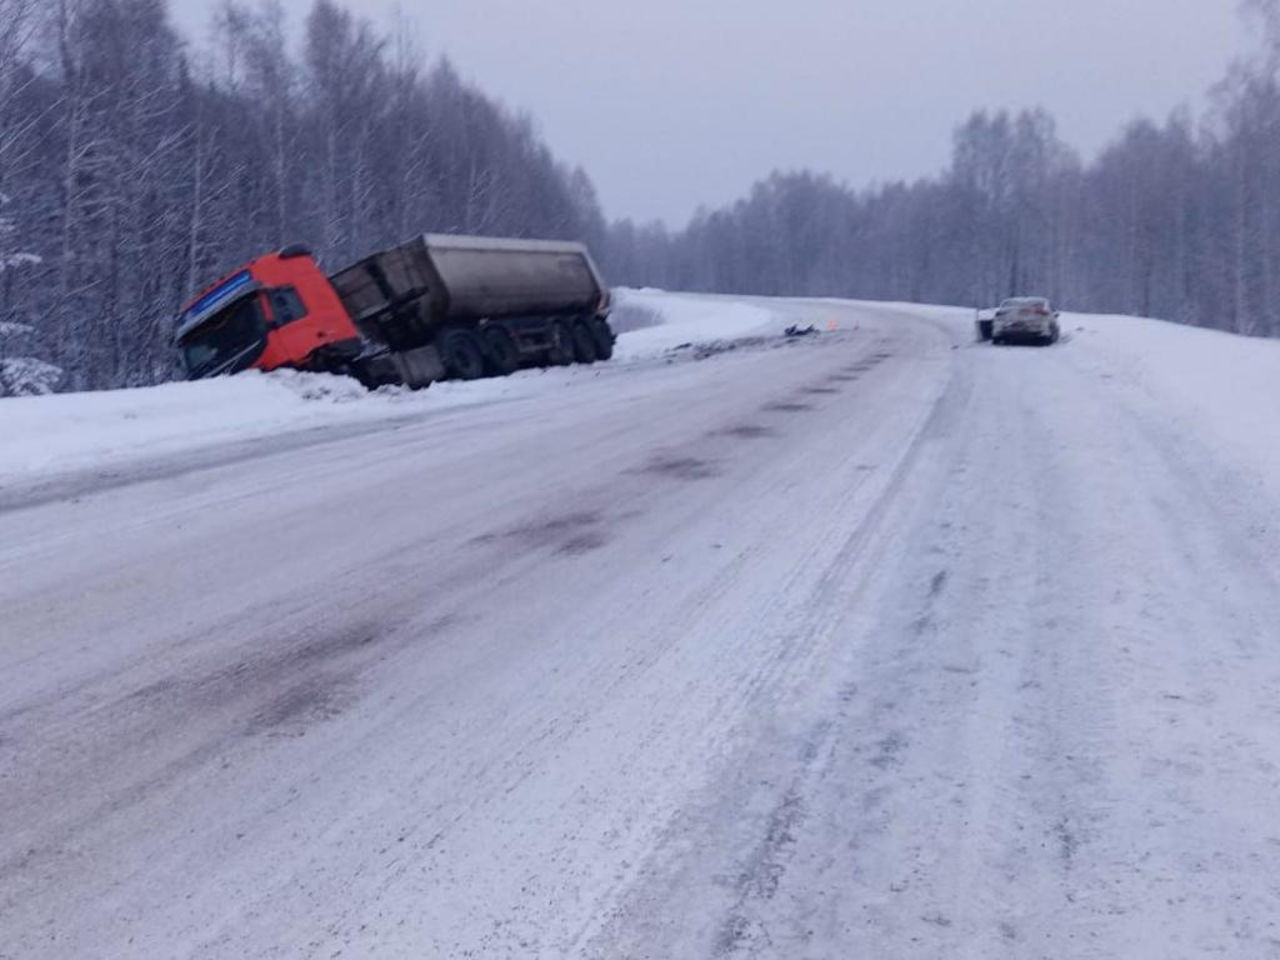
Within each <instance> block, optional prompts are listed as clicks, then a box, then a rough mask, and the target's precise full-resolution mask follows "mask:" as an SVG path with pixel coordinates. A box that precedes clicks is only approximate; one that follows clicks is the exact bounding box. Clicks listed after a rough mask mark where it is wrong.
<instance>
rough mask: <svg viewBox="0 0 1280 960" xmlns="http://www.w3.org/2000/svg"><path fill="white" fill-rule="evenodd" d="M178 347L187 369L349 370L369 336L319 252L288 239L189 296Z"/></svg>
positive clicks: (207, 373)
mask: <svg viewBox="0 0 1280 960" xmlns="http://www.w3.org/2000/svg"><path fill="white" fill-rule="evenodd" d="M176 340H177V343H178V348H179V349H180V350H181V352H182V359H183V362H184V364H185V366H186V370H187V377H188V379H191V380H199V379H202V378H204V377H213V376H217V375H218V374H224V373H238V372H239V371H241V370H248V369H250V368H256V369H258V370H275V369H277V368H279V367H294V368H297V369H302V370H335V371H337V370H342V369H344V367H345V366H346V365H347V364H348V363H350V361H352V360H353V359H355V358H356V357H357V356H359V355H360V353H361V352H362V350H363V348H364V343H363V341H362V340H361V338H360V334H359V332H358V331H357V330H356V327H355V324H354V323H352V321H351V317H350V316H348V315H347V311H346V309H345V308H344V307H343V305H342V302H341V301H340V300H339V299H338V295H337V293H335V292H334V289H333V287H332V286H331V285H330V283H329V279H328V277H326V276H325V274H324V272H323V271H322V270H321V269H320V267H319V265H318V264H317V263H316V261H315V258H314V257H313V256H312V255H311V253H310V251H308V250H307V249H306V248H305V247H301V246H292V247H286V248H285V249H283V250H280V251H278V252H276V253H268V254H266V255H264V256H261V257H258V258H257V259H256V260H252V261H250V262H249V263H248V264H246V265H245V266H243V267H241V268H239V269H238V270H235V271H232V272H231V273H229V274H227V275H226V276H225V277H223V278H222V279H221V280H218V281H217V282H216V283H214V284H212V285H211V286H209V287H206V288H205V289H204V290H203V291H201V292H200V294H199V295H198V296H196V297H195V298H194V299H192V300H191V302H190V303H188V304H186V306H184V307H183V310H182V316H181V318H180V319H179V321H178V332H177V334H176Z"/></svg>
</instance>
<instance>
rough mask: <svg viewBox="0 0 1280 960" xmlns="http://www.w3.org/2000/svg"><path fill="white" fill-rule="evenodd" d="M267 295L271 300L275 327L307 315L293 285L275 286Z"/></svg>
mask: <svg viewBox="0 0 1280 960" xmlns="http://www.w3.org/2000/svg"><path fill="white" fill-rule="evenodd" d="M267 296H268V297H269V298H270V300H271V315H272V318H273V319H274V320H275V325H276V326H277V327H283V326H284V325H285V324H286V323H292V322H293V321H294V320H300V319H302V318H303V317H305V316H306V315H307V308H306V306H305V305H304V304H303V302H302V298H301V297H300V296H298V291H297V290H295V289H294V288H293V287H276V288H275V289H274V290H271V291H270V292H269V293H268V294H267Z"/></svg>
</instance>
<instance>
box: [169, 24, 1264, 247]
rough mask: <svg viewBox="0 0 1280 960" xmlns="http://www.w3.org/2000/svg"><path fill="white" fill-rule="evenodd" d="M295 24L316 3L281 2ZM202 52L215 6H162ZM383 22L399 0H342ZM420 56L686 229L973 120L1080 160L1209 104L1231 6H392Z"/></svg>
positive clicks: (932, 156)
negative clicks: (1141, 116)
mask: <svg viewBox="0 0 1280 960" xmlns="http://www.w3.org/2000/svg"><path fill="white" fill-rule="evenodd" d="M283 2H284V4H285V7H286V9H287V10H288V11H289V13H290V16H291V18H292V20H293V21H294V22H295V23H300V22H301V20H302V17H303V16H304V15H305V11H306V10H307V9H308V7H309V6H310V2H311V0H283ZM173 3H174V5H175V6H174V9H175V11H176V14H177V19H178V22H179V24H180V25H181V26H182V27H183V29H184V30H185V31H186V32H187V33H188V35H189V36H194V35H196V34H198V33H203V32H204V30H205V27H206V25H207V23H206V21H207V16H208V15H207V12H206V11H207V9H208V6H209V5H208V4H207V2H206V0H173ZM347 3H348V6H350V7H351V8H352V9H356V10H359V11H360V12H362V13H364V14H365V15H367V16H369V17H370V18H371V19H373V20H375V21H376V22H378V23H380V24H386V23H390V22H391V14H390V11H391V10H392V9H393V7H394V6H395V3H396V0H347ZM400 5H401V7H402V9H403V10H404V11H405V13H406V15H407V16H408V18H409V19H410V21H412V22H413V23H414V24H416V31H417V33H418V37H417V40H418V42H419V44H420V45H421V47H422V48H423V50H424V51H425V52H426V53H427V54H428V55H430V56H431V57H432V58H434V56H435V55H437V54H440V53H446V54H447V55H448V56H449V57H450V58H451V59H452V60H453V61H454V63H455V64H456V65H457V66H458V68H459V70H460V71H461V72H462V73H463V74H464V75H465V76H467V77H468V78H470V79H471V80H474V81H475V82H476V83H477V84H478V85H479V86H480V87H482V88H483V89H484V90H485V91H486V92H488V93H490V94H492V95H494V96H496V97H498V98H499V99H501V100H502V101H504V102H505V103H506V104H507V105H508V106H511V107H514V108H518V109H523V110H527V111H529V112H530V113H532V114H533V115H534V117H535V118H536V119H537V121H538V124H539V127H540V129H541V130H542V133H543V135H544V136H545V138H546V140H547V141H548V143H549V144H550V146H551V148H552V149H553V150H554V151H555V153H556V154H557V155H558V156H559V157H561V158H562V159H564V160H566V161H568V162H570V163H580V164H582V165H583V166H584V167H585V168H586V169H587V171H588V172H589V173H590V175H591V177H592V179H593V180H594V182H595V184H596V187H597V188H598V190H599V192H600V198H601V201H602V203H603V205H604V207H605V211H606V213H607V214H608V215H609V216H611V217H621V216H630V217H635V218H638V219H649V218H655V217H657V218H661V219H664V220H666V221H667V222H668V223H669V224H671V225H672V226H680V225H683V223H684V222H685V221H686V220H687V219H688V218H689V216H691V215H692V213H693V211H694V210H695V209H696V208H697V206H698V205H699V204H706V205H709V206H716V205H720V204H723V203H726V202H729V201H732V200H733V199H735V198H736V197H738V196H740V195H742V194H743V193H744V192H745V191H746V190H747V189H748V188H749V187H750V185H751V183H752V182H753V181H755V180H757V179H759V178H760V177H762V176H764V175H766V174H768V173H769V171H771V170H773V169H775V168H782V169H789V168H798V167H809V168H813V169H815V170H823V171H827V172H830V173H832V174H833V175H835V176H836V177H837V178H839V179H842V180H847V181H848V182H849V183H851V184H853V185H856V186H862V185H865V184H867V183H870V182H872V181H876V180H886V179H894V178H911V177H916V176H921V175H925V174H930V173H933V172H936V171H937V170H939V169H941V168H942V167H943V166H944V165H945V163H946V162H947V158H948V155H949V151H950V143H951V132H952V129H953V128H954V127H955V125H956V124H957V123H959V122H960V121H961V120H962V119H963V118H964V117H965V116H966V115H967V114H968V113H969V111H970V110H972V109H973V108H976V107H1011V108H1017V107H1022V106H1035V105H1043V106H1044V107H1046V108H1048V109H1049V110H1050V111H1051V112H1052V113H1053V114H1054V115H1055V116H1056V117H1057V119H1058V122H1059V132H1060V133H1061V135H1062V136H1063V138H1064V139H1066V140H1067V141H1068V142H1069V143H1071V144H1072V145H1074V146H1075V147H1077V148H1078V149H1080V150H1081V151H1082V152H1084V154H1085V155H1086V156H1090V155H1092V154H1093V153H1094V152H1096V151H1097V150H1098V149H1100V148H1101V147H1102V146H1103V145H1105V143H1106V141H1108V140H1109V139H1110V138H1111V137H1113V136H1114V135H1115V134H1116V133H1118V132H1119V130H1120V129H1121V127H1122V126H1123V125H1124V124H1125V123H1126V122H1127V121H1128V120H1129V119H1130V118H1131V117H1133V116H1134V115H1136V114H1138V113H1146V114H1148V115H1151V116H1154V117H1156V118H1158V119H1162V118H1163V117H1165V116H1166V115H1167V114H1168V112H1169V111H1170V110H1171V109H1173V108H1174V107H1176V106H1177V105H1179V104H1181V103H1188V104H1190V105H1191V106H1193V107H1195V108H1199V107H1201V106H1203V104H1204V102H1205V93H1206V91H1207V89H1208V88H1209V87H1210V86H1211V85H1212V84H1213V83H1215V82H1216V81H1217V80H1219V79H1220V78H1221V77H1222V75H1223V73H1224V71H1225V69H1226V66H1227V64H1228V62H1229V61H1230V60H1231V59H1232V58H1233V57H1234V56H1236V55H1238V54H1239V53H1241V52H1243V50H1244V49H1245V47H1246V44H1247V42H1248V38H1247V35H1246V31H1245V29H1244V26H1243V25H1242V23H1241V21H1240V19H1239V17H1238V15H1237V10H1236V7H1237V4H1236V0H634V2H614V0H428V2H417V3H415V2H414V0H401V2H400Z"/></svg>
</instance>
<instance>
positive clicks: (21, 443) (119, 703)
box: [0, 291, 1280, 960]
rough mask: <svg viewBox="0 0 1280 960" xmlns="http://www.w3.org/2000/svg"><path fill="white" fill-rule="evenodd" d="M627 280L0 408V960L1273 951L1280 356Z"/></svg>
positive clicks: (1278, 771) (1217, 339) (1257, 347)
mask: <svg viewBox="0 0 1280 960" xmlns="http://www.w3.org/2000/svg"><path fill="white" fill-rule="evenodd" d="M627 296H628V297H634V298H635V300H634V301H633V302H634V303H636V304H638V305H641V306H643V307H645V308H646V309H649V310H651V311H658V312H661V314H662V315H663V317H664V318H665V319H666V320H667V323H665V324H661V325H651V326H641V327H637V328H636V329H634V330H632V331H630V332H628V333H627V334H625V335H624V337H623V339H622V342H621V343H620V348H621V349H620V359H619V361H618V362H617V363H613V364H608V365H602V366H598V367H592V368H585V369H583V368H578V369H572V370H559V371H552V372H549V373H547V374H540V373H536V372H530V373H526V374H522V375H520V376H518V377H515V378H510V379H508V380H504V381H489V382H484V383H476V384H459V385H445V388H444V389H437V388H436V387H433V388H432V389H431V390H429V391H427V392H426V393H423V394H418V395H408V396H404V395H400V396H397V395H386V396H373V397H368V396H362V395H356V394H351V395H350V396H348V395H347V394H346V393H345V391H344V390H342V389H340V388H339V387H337V386H335V385H334V384H335V381H330V380H328V379H326V378H307V377H288V376H284V377H247V378H237V379H235V380H227V381H215V382H212V383H207V384H191V385H188V384H181V385H174V386H171V387H163V388H157V389H156V390H153V391H130V392H122V393H120V394H108V395H98V396H96V397H47V398H33V399H32V400H29V401H28V400H18V401H0V439H2V440H3V442H4V447H3V449H4V451H5V452H4V459H5V462H4V465H3V476H4V477H5V478H6V479H7V481H8V483H9V485H10V486H9V490H10V493H11V494H12V496H11V498H10V500H9V501H8V506H9V508H8V509H4V502H3V501H0V610H2V611H3V619H0V822H2V823H3V824H4V826H3V828H2V829H0V931H3V935H2V936H0V957H6V958H7V957H14V958H18V957H21V958H24V960H25V958H29V957H32V958H41V957H50V958H53V957H58V958H61V957H77V956H92V957H95V958H98V957H102V958H108V957H139V956H144V957H145V956H165V957H170V956H172V957H199V958H233V957H234V958H243V957H332V956H335V955H342V956H352V957H364V956H384V957H397V958H406V960H408V958H413V960H420V958H424V957H447V958H454V957H463V956H475V957H512V958H517V957H518V958H526V957H547V958H552V957H590V958H601V960H603V958H618V957H633V958H640V957H654V958H686V957H719V958H733V957H742V958H747V957H757V958H778V960H782V958H788V960H789V958H805V960H810V958H812V960H817V958H822V960H827V958H831V960H844V958H853V957H869V958H891V960H892V958H910V960H916V958H947V960H950V958H957V957H960V958H999V957H1009V958H1019V960H1022V958H1046V960H1064V958H1098V960H1102V958H1107V960H1112V958H1116V957H1125V958H1152V960H1169V958H1199V957H1233V958H1234V957H1241V958H1267V957H1280V826H1278V825H1277V822H1276V818H1275V814H1274V807H1275V802H1274V798H1275V796H1276V795H1277V790H1278V789H1280V626H1277V625H1278V624H1280V572H1278V570H1277V566H1276V563H1275V558H1276V557H1278V556H1280V524H1277V523H1276V518H1277V517H1280V460H1278V457H1280V454H1278V453H1277V451H1278V450H1280V433H1278V431H1280V425H1278V421H1280V418H1277V417H1275V416H1274V411H1276V410H1280V378H1277V377H1276V376H1275V375H1274V374H1275V371H1276V370H1277V369H1280V344H1276V343H1270V342H1260V341H1251V340H1241V339H1238V338H1233V337H1230V336H1225V335H1222V334H1215V333H1208V332H1205V331H1199V330H1192V329H1186V328H1181V327H1175V326H1171V325H1167V324H1159V323H1155V322H1151V321H1140V320H1132V319H1127V318H1112V317H1075V316H1071V317H1064V332H1065V333H1066V334H1067V335H1068V336H1067V337H1066V339H1064V341H1063V342H1062V343H1061V344H1059V345H1058V346H1057V347H1054V348H1052V349H1036V348H1015V347H1009V348H995V347H991V346H990V345H986V344H977V343H974V342H973V339H972V314H971V313H970V312H968V311H963V310H952V309H947V308H938V307H915V306H911V305H906V304H879V305H876V304H848V303H839V302H834V301H772V302H771V301H756V300H753V301H734V300H731V299H726V298H711V299H706V300H703V299H699V298H693V297H684V296H672V295H665V294H661V293H658V292H655V291H636V292H634V293H632V294H628V295H627ZM789 323H802V324H808V323H813V324H815V325H816V326H817V327H818V328H819V329H821V330H823V331H830V332H825V333H824V334H823V335H822V336H818V337H807V338H799V339H796V340H791V341H785V340H782V339H781V338H778V337H776V336H774V335H775V334H777V333H778V331H779V330H780V329H781V328H782V327H783V326H785V325H787V324H789ZM735 339H736V340H738V341H739V343H738V346H737V348H736V349H732V350H719V351H717V350H712V349H701V350H699V349H693V348H686V347H684V345H685V344H704V343H708V342H712V341H725V340H735ZM695 357H702V358H703V359H701V360H695V359H694V358H695ZM338 383H340V382H338ZM318 389H323V390H332V389H336V390H338V393H337V394H336V395H326V396H321V397H308V396H306V394H307V392H309V391H314V390H318ZM277 429H284V430H287V432H288V436H289V437H290V438H291V439H290V440H289V441H288V442H287V443H281V444H279V445H278V446H276V447H274V448H273V447H272V445H271V444H264V443H263V442H262V441H261V439H260V438H261V437H262V436H263V434H264V433H266V434H268V435H270V434H271V433H272V431H274V430H277ZM193 431H194V433H193ZM193 436H194V437H196V439H193ZM42 438H43V439H44V441H46V442H42ZM197 454H198V456H197ZM166 460H168V461H169V462H172V463H173V464H176V465H178V467H179V468H180V469H173V470H167V471H166V470H164V469H159V468H158V467H157V466H156V465H157V464H159V463H163V462H165V461H166ZM75 469H85V470H88V473H87V474H84V475H82V476H80V479H79V480H78V481H77V483H76V485H75V486H74V488H73V490H72V491H70V492H67V493H66V495H65V496H64V495H62V494H61V493H60V492H59V488H58V487H57V486H56V484H55V485H53V486H49V485H48V484H49V483H51V482H52V479H56V478H57V477H59V476H62V475H64V474H65V473H66V472H67V471H68V470H75ZM94 471H100V472H103V473H105V474H109V475H108V476H102V477H100V478H98V479H95V474H94ZM42 483H44V484H45V486H44V487H43V488H42V487H41V484H42ZM95 483H96V486H95ZM24 489H29V490H36V491H37V492H39V494H40V495H39V496H35V497H31V498H29V499H27V500H25V501H24V500H23V497H22V495H21V491H22V490H24ZM14 491H17V492H16V493H14Z"/></svg>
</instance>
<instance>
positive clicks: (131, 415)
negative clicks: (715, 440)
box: [0, 290, 785, 486]
mask: <svg viewBox="0 0 1280 960" xmlns="http://www.w3.org/2000/svg"><path fill="white" fill-rule="evenodd" d="M617 297H618V302H619V305H624V304H625V305H632V306H635V307H636V308H637V309H638V310H641V311H644V313H645V316H646V320H645V322H648V323H651V324H654V325H651V326H648V327H644V328H641V329H635V330H632V331H629V332H626V333H622V334H621V335H620V336H619V338H618V345H617V353H616V358H617V360H618V361H620V362H621V363H623V364H626V363H630V362H635V361H640V360H645V359H649V358H651V357H654V356H659V355H661V354H663V353H665V352H666V351H667V350H669V349H671V348H673V347H676V346H679V345H681V344H685V343H690V342H700V341H704V340H726V339H734V338H737V337H743V336H749V335H758V334H761V333H769V332H780V331H781V329H782V327H783V326H785V323H784V322H783V321H782V320H780V319H779V318H777V317H775V316H774V314H773V313H771V312H770V311H769V310H768V309H766V308H764V307H760V306H756V305H750V304H746V303H742V302H740V301H735V300H732V299H728V298H716V297H697V296H682V295H677V294H668V293H663V292H661V291H654V290H643V291H638V290H637V291H633V290H621V291H618V294H617ZM591 375H593V368H590V367H580V366H575V367H566V368H557V369H552V370H546V371H541V370H526V371H521V372H519V373H517V374H515V375H514V376H511V377H504V378H501V379H491V380H478V381H475V382H472V383H440V384H435V385H433V386H432V387H431V388H430V389H429V390H425V391H419V392H416V393H415V392H412V391H409V390H403V389H397V388H389V389H383V390H380V391H377V392H375V393H368V392H366V391H365V390H364V388H363V387H361V386H360V385H359V384H357V383H356V382H355V381H353V380H349V379H347V378H345V377H333V376H326V375H323V374H307V373H296V372H293V371H287V370H281V371H276V372H273V373H269V374H262V373H257V372H248V373H243V374H240V375H238V376H234V377H221V378H217V379H214V380H203V381H198V382H195V383H168V384H163V385H161V386H157V387H145V388H140V389H130V390H110V391H101V392H96V393H70V394H57V395H53V396H39V397H36V396H33V397H12V398H6V399H0V486H10V485H15V484H22V483H30V482H35V481H38V480H40V479H42V478H44V477H48V476H53V475H57V474H62V473H67V472H72V471H83V470H95V469H106V468H110V467H119V466H120V465H122V464H127V463H128V462H130V461H136V460H139V459H143V458H145V459H154V458H157V457H165V456H169V455H172V454H180V453H187V452H191V451H194V450H201V449H206V448H210V447H216V446H219V445H223V444H228V443H233V442H237V441H245V440H253V439H259V438H262V437H268V436H273V435H279V434H282V433H288V432H294V431H300V430H308V429H313V428H315V427H320V426H325V425H329V424H333V425H339V424H350V423H359V422H376V421H379V420H388V419H395V418H401V417H412V416H421V415H428V414H430V413H432V412H434V411H440V410H445V409H448V408H451V407H457V406H460V405H473V404H481V403H492V402H497V401H503V400H510V399H517V398H520V397H524V396H529V395H531V394H534V393H537V392H539V391H542V390H546V389H553V388H555V387H558V386H563V385H564V384H565V383H566V382H570V381H572V380H573V379H575V378H577V377H582V376H591Z"/></svg>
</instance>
